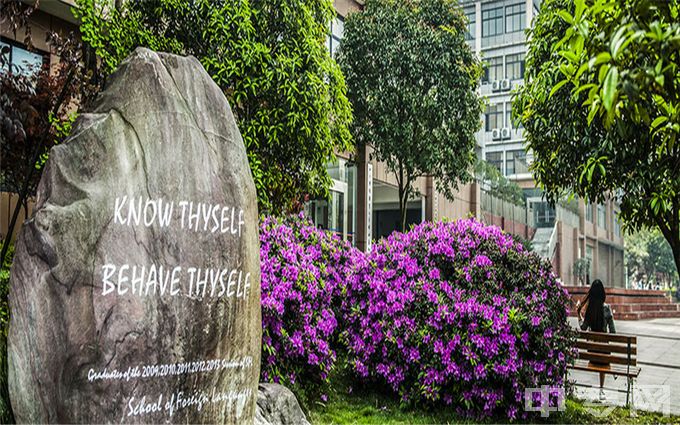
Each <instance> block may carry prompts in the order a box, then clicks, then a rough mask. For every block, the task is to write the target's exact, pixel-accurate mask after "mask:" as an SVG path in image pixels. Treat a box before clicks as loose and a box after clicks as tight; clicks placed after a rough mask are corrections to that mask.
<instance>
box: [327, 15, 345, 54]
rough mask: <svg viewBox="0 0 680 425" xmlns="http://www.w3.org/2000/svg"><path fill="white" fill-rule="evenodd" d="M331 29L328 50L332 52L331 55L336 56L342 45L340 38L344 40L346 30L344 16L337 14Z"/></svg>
mask: <svg viewBox="0 0 680 425" xmlns="http://www.w3.org/2000/svg"><path fill="white" fill-rule="evenodd" d="M330 29H331V31H330V34H328V51H329V52H331V57H335V53H336V52H337V51H338V47H339V46H340V40H342V35H343V33H344V32H345V21H344V20H343V18H342V16H336V17H335V19H333V20H332V21H331V28H330Z"/></svg>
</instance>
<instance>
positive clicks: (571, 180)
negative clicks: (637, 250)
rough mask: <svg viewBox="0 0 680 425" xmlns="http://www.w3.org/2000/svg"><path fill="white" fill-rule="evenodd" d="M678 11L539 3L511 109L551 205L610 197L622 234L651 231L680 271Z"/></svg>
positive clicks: (668, 6) (648, 5)
mask: <svg viewBox="0 0 680 425" xmlns="http://www.w3.org/2000/svg"><path fill="white" fill-rule="evenodd" d="M679 9H680V5H679V3H678V2H677V1H665V0H664V1H660V0H594V1H593V0H587V1H586V0H546V1H544V2H543V4H542V5H541V11H540V12H539V14H538V16H536V17H535V18H534V25H533V28H532V29H531V30H530V37H529V46H528V52H527V73H526V75H525V85H524V86H523V87H522V88H521V89H520V91H519V93H518V96H517V97H516V99H515V108H513V110H515V109H517V110H519V111H521V116H520V119H521V122H522V124H523V125H524V128H525V130H524V135H525V136H526V143H527V147H528V148H529V149H531V150H532V151H533V153H534V163H533V166H532V168H533V172H534V176H535V177H536V179H537V180H538V181H539V182H540V184H541V185H542V186H543V187H544V188H545V190H546V194H547V195H548V198H549V199H550V200H552V201H553V202H554V201H555V200H557V199H559V198H560V197H562V196H563V195H564V194H566V193H570V194H576V195H579V196H581V197H585V198H587V199H589V200H591V201H602V200H605V199H606V198H607V197H608V196H611V195H612V194H614V195H616V197H617V199H618V201H620V203H621V214H620V217H621V219H622V220H623V224H624V226H625V227H626V228H628V229H640V228H644V227H658V228H659V229H660V231H661V232H662V233H663V235H664V237H665V238H666V240H668V242H669V243H670V245H671V247H672V249H673V253H674V257H675V263H676V266H677V267H678V268H680V147H679V146H678V145H679V144H678V143H677V139H678V133H680V115H679V114H678V111H680V72H679V71H680V69H679V65H680V19H679V16H678V12H679Z"/></svg>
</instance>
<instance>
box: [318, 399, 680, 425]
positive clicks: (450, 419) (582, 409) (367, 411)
mask: <svg viewBox="0 0 680 425" xmlns="http://www.w3.org/2000/svg"><path fill="white" fill-rule="evenodd" d="M307 417H308V419H309V421H310V422H311V423H312V424H314V425H320V424H381V425H383V424H465V423H478V422H474V421H470V420H466V419H463V418H461V417H459V416H457V415H456V414H455V413H454V412H453V411H452V409H442V408H439V409H401V408H400V407H399V405H398V403H396V402H394V401H393V399H391V398H389V397H387V396H384V395H380V394H375V393H369V392H366V393H356V394H352V395H349V394H344V395H343V394H337V393H336V394H334V395H333V397H332V398H331V399H330V400H329V401H328V403H325V404H322V403H317V404H315V405H314V406H311V407H310V409H309V412H308V414H307ZM497 421H498V420H495V421H493V420H489V421H485V423H496V422H497ZM538 423H569V424H571V423H588V424H591V423H603V424H604V423H606V424H638V423H639V424H643V423H644V424H648V423H667V424H671V423H672V424H678V423H680V416H672V417H666V418H665V417H663V416H662V415H660V414H656V413H647V412H642V411H637V416H636V417H632V416H631V414H630V411H629V410H628V409H624V408H616V409H614V411H613V412H611V413H610V414H609V415H608V416H603V417H599V416H597V415H594V414H592V413H591V412H589V411H588V410H587V408H586V406H584V405H583V404H582V403H581V402H579V401H578V400H574V399H568V400H567V410H566V411H565V412H552V413H551V414H550V416H549V417H548V418H547V419H546V420H545V421H543V422H540V421H539V422H538Z"/></svg>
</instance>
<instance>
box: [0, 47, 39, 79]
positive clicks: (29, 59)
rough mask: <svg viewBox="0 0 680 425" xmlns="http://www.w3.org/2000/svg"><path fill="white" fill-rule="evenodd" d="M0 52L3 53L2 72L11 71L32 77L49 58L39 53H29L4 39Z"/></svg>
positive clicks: (0, 63) (0, 62)
mask: <svg viewBox="0 0 680 425" xmlns="http://www.w3.org/2000/svg"><path fill="white" fill-rule="evenodd" d="M0 51H2V60H0V65H1V66H0V72H7V71H10V72H18V73H20V74H24V75H30V74H32V73H34V72H37V71H38V70H40V68H41V67H42V66H43V65H44V64H46V63H47V56H44V55H42V54H40V53H39V52H29V51H28V50H26V49H24V48H22V47H21V46H19V45H17V44H16V43H14V42H12V41H9V40H6V39H4V38H3V39H1V40H0Z"/></svg>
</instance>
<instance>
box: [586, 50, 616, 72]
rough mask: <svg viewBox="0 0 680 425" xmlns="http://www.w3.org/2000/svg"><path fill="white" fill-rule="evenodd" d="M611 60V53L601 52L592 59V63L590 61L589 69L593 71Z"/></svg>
mask: <svg viewBox="0 0 680 425" xmlns="http://www.w3.org/2000/svg"><path fill="white" fill-rule="evenodd" d="M611 59H612V56H611V55H610V54H609V52H600V53H598V54H597V56H595V57H593V58H591V59H590V61H588V67H589V68H590V69H593V68H595V67H596V66H598V65H600V64H603V63H606V62H609V61H611Z"/></svg>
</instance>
